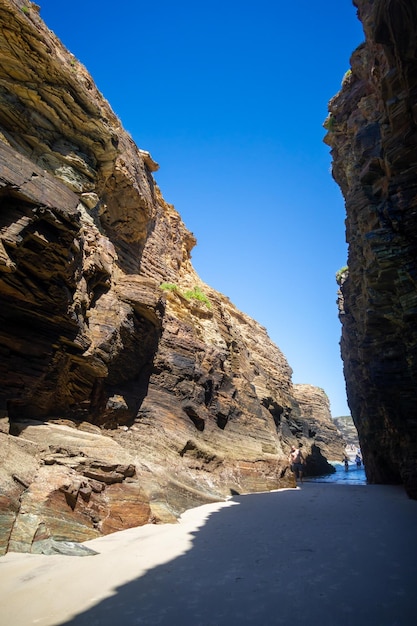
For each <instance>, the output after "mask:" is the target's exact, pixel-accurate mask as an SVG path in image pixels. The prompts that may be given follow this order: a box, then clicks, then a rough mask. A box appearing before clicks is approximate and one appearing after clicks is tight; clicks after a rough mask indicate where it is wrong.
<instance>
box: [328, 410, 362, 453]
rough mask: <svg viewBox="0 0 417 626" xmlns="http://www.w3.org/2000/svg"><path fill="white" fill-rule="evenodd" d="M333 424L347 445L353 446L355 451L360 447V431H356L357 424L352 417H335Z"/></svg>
mask: <svg viewBox="0 0 417 626" xmlns="http://www.w3.org/2000/svg"><path fill="white" fill-rule="evenodd" d="M333 423H334V424H335V426H336V428H337V430H338V431H339V432H340V433H341V435H342V437H343V439H344V440H345V442H346V445H348V446H353V447H354V448H355V451H356V450H357V449H358V448H359V447H360V446H359V438H358V431H357V430H356V426H355V423H354V421H353V419H352V417H351V416H350V415H343V416H341V417H334V418H333Z"/></svg>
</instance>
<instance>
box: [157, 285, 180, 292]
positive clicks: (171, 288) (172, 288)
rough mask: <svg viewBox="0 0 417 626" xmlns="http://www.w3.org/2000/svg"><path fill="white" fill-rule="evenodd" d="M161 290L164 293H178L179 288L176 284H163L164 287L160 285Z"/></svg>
mask: <svg viewBox="0 0 417 626" xmlns="http://www.w3.org/2000/svg"><path fill="white" fill-rule="evenodd" d="M159 288H160V289H162V291H178V287H177V285H175V284H174V283H162V285H159Z"/></svg>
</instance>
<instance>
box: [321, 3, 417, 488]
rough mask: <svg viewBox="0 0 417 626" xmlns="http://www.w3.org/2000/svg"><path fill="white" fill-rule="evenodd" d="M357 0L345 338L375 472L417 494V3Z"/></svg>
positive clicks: (345, 107)
mask: <svg viewBox="0 0 417 626" xmlns="http://www.w3.org/2000/svg"><path fill="white" fill-rule="evenodd" d="M354 4H355V5H356V6H357V8H358V16H359V18H360V20H361V21H362V23H363V27H364V31H365V37H366V39H365V42H364V43H363V44H362V45H361V46H359V48H358V49H357V50H356V51H355V52H354V53H353V56H352V58H351V70H350V71H349V72H348V73H347V74H346V76H345V78H344V81H343V86H342V90H341V91H340V93H339V94H337V96H335V98H333V100H332V101H331V103H330V115H329V118H328V119H327V121H326V127H327V128H328V131H329V132H328V134H327V137H326V141H327V143H328V144H329V145H330V146H331V148H332V155H333V175H334V177H335V179H336V181H337V182H338V183H339V185H340V187H341V189H342V192H343V194H344V197H345V200H346V212H347V218H346V237H347V241H348V244H349V256H348V268H349V269H348V272H345V273H344V274H343V275H341V288H340V298H339V308H340V319H341V322H342V341H341V350H342V357H343V361H344V370H345V377H346V385H347V393H348V400H349V405H350V408H351V411H352V416H353V419H354V421H355V424H356V427H357V429H358V432H359V439H360V445H361V449H362V451H363V455H364V460H365V467H366V472H367V477H368V481H370V482H373V483H403V484H404V485H405V488H406V490H407V493H408V494H409V495H410V496H411V497H413V498H417V462H416V459H417V413H416V411H417V409H416V407H417V289H416V285H417V220H416V210H417V193H416V179H417V5H416V4H415V3H414V2H407V1H404V0H374V1H372V2H371V1H370V0H356V1H355V2H354Z"/></svg>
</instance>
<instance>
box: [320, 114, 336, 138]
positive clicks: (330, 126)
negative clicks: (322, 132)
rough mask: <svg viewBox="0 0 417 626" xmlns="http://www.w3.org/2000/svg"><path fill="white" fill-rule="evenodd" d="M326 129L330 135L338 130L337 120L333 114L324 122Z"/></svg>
mask: <svg viewBox="0 0 417 626" xmlns="http://www.w3.org/2000/svg"><path fill="white" fill-rule="evenodd" d="M323 126H324V128H325V129H326V130H328V131H329V133H331V132H333V131H334V130H335V128H336V118H335V116H334V115H332V113H329V115H328V116H327V117H326V119H325V120H324V124H323Z"/></svg>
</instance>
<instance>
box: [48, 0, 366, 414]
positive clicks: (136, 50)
mask: <svg viewBox="0 0 417 626" xmlns="http://www.w3.org/2000/svg"><path fill="white" fill-rule="evenodd" d="M39 1H40V4H41V16H42V18H43V19H44V20H45V22H46V24H47V25H48V27H49V28H50V29H51V30H53V31H54V32H55V33H56V35H57V36H58V37H59V38H60V39H61V41H62V42H63V43H64V45H65V46H66V47H67V48H68V49H69V50H70V51H71V52H72V53H73V54H74V55H75V56H76V57H77V58H78V59H79V60H80V61H81V62H82V63H83V64H84V65H85V66H86V67H87V69H88V70H89V72H90V73H91V74H92V76H93V78H94V80H95V82H96V84H97V86H98V88H99V89H100V91H101V92H102V93H103V95H104V96H105V98H106V99H107V100H108V101H109V103H110V105H111V106H112V108H113V110H114V111H115V113H116V114H117V115H118V116H119V118H120V119H121V121H122V124H123V126H124V128H125V129H126V130H127V131H129V132H130V133H131V135H132V137H133V139H134V140H135V142H136V143H137V145H138V146H139V147H140V148H142V149H144V150H149V151H150V152H151V154H152V156H153V158H154V159H155V160H156V161H157V162H158V163H159V164H160V170H159V171H158V172H156V174H155V179H156V181H157V182H158V184H159V186H160V188H161V191H162V193H163V195H164V197H165V199H166V200H167V201H168V202H170V203H171V204H174V205H175V207H176V209H177V210H178V212H179V213H180V214H181V216H182V218H183V220H184V222H185V224H186V226H187V227H188V228H189V229H190V230H191V231H192V232H193V233H194V235H195V236H196V237H197V242H198V243H197V247H196V248H195V249H194V251H193V254H192V258H193V264H194V266H195V268H196V270H197V272H198V273H199V275H200V276H201V278H202V279H203V280H204V281H205V282H207V283H208V284H209V285H210V286H212V287H213V288H215V289H217V290H218V291H221V292H222V293H224V294H225V295H227V296H228V297H229V298H230V299H231V300H232V302H233V303H234V304H235V305H236V306H237V307H238V308H239V309H241V310H242V311H244V312H245V313H247V314H248V315H250V316H251V317H254V318H255V319H256V320H258V321H259V322H260V323H261V324H262V325H264V326H265V327H266V328H267V330H268V333H269V335H270V337H271V339H272V340H273V341H274V342H275V343H276V344H277V345H278V346H279V347H280V349H281V350H282V351H283V353H284V354H285V356H286V358H287V360H288V362H289V364H290V366H291V367H292V369H293V382H294V383H309V384H312V385H316V386H318V387H322V388H323V389H324V390H325V391H326V393H327V395H328V396H329V398H330V404H331V411H332V415H333V416H334V417H337V416H340V415H347V414H349V409H348V407H347V403H346V394H345V383H344V378H343V371H342V362H341V358H340V348H339V340H340V322H339V320H338V316H337V306H336V293H337V284H336V281H335V273H336V271H337V270H338V269H340V268H341V267H342V266H344V265H346V256H347V248H346V243H345V229H344V218H345V211H344V202H343V198H342V196H341V193H340V191H339V188H338V187H337V185H336V183H335V182H334V181H333V179H332V177H331V174H330V164H331V159H330V155H329V149H328V147H327V146H326V145H324V144H323V142H322V140H323V137H324V134H325V131H324V129H323V128H322V123H323V121H324V119H325V117H326V115H327V103H328V101H329V99H330V98H331V97H332V96H333V95H334V94H335V93H336V92H337V91H338V90H339V89H340V85H341V80H342V78H343V75H344V73H345V72H346V70H347V69H348V68H349V58H350V55H351V53H352V52H353V50H354V49H355V48H356V47H357V46H358V45H359V44H360V43H361V42H362V41H363V38H364V37H363V31H362V27H361V24H360V22H359V21H358V19H357V17H356V9H355V8H354V7H353V5H352V2H351V0H314V1H312V0H290V1H289V0H285V1H284V0H257V1H256V2H254V1H253V0H251V1H249V0H222V1H220V0H211V1H210V2H204V1H203V2H197V1H196V0H192V1H191V0H175V1H174V0H159V1H158V2H149V1H147V2H145V1H142V0H135V1H133V0H131V1H129V0H119V1H116V2H115V1H114V0H111V1H110V0H88V1H86V0H59V1H57V0H39Z"/></svg>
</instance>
